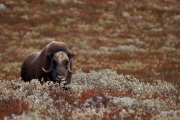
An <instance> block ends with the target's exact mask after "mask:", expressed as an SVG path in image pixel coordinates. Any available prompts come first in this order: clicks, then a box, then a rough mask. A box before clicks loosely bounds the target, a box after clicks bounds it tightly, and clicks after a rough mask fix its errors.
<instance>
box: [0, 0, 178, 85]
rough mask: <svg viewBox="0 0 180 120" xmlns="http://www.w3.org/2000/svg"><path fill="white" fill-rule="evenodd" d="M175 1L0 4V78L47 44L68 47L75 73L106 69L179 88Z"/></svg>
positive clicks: (13, 73)
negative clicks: (159, 81)
mask: <svg viewBox="0 0 180 120" xmlns="http://www.w3.org/2000/svg"><path fill="white" fill-rule="evenodd" d="M179 8H180V1H179V0H144V1H141V0H136V1H134V0H128V1H127V0H113V1H110V0H36V1H35V0H8V1H7V0H0V79H1V80H2V79H5V80H11V79H15V78H19V77H20V75H19V74H20V69H21V64H22V62H23V60H24V59H25V57H26V56H27V55H28V54H30V53H31V52H33V51H40V50H41V49H42V48H43V47H44V46H45V45H46V44H48V43H49V42H51V41H53V40H56V41H63V42H65V43H67V45H68V46H69V48H70V50H71V51H72V53H74V54H76V56H75V58H74V69H77V68H78V67H81V68H82V71H83V72H89V71H91V70H96V71H98V70H102V69H105V68H109V69H112V70H114V71H117V73H118V74H125V75H127V74H128V75H133V76H135V77H137V78H139V79H140V80H141V81H144V82H152V81H153V80H156V79H161V80H163V81H167V82H171V83H173V84H174V85H176V84H177V85H180V80H179V78H180V9H179Z"/></svg>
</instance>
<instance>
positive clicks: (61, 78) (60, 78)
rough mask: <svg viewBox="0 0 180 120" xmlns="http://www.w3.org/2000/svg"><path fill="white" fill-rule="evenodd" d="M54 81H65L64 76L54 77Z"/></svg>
mask: <svg viewBox="0 0 180 120" xmlns="http://www.w3.org/2000/svg"><path fill="white" fill-rule="evenodd" d="M56 79H57V80H61V81H62V80H65V76H62V75H58V76H57V77H56Z"/></svg>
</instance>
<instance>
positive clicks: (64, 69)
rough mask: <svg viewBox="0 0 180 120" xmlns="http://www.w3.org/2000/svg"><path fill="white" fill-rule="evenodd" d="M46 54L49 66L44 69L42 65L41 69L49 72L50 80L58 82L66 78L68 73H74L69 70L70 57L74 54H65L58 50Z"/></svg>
mask: <svg viewBox="0 0 180 120" xmlns="http://www.w3.org/2000/svg"><path fill="white" fill-rule="evenodd" d="M47 56H48V58H47V59H49V60H50V68H49V69H48V70H46V69H45V68H44V67H42V70H43V71H44V72H45V73H50V75H51V80H52V81H54V82H59V83H60V82H61V81H65V80H66V79H67V76H68V73H71V74H74V73H76V72H73V71H71V59H72V58H73V57H74V54H67V53H65V52H63V51H59V52H56V53H54V54H50V55H47Z"/></svg>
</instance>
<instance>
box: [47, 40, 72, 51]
mask: <svg viewBox="0 0 180 120" xmlns="http://www.w3.org/2000/svg"><path fill="white" fill-rule="evenodd" d="M46 48H47V50H48V51H46V52H51V53H56V52H58V51H64V52H66V53H70V50H69V48H68V46H67V44H65V43H64V42H57V41H53V42H51V43H49V44H48V45H47V46H46Z"/></svg>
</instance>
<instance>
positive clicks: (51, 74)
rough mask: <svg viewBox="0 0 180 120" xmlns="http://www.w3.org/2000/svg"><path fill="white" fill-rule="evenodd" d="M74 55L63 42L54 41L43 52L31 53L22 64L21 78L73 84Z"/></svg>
mask: <svg viewBox="0 0 180 120" xmlns="http://www.w3.org/2000/svg"><path fill="white" fill-rule="evenodd" d="M73 57H74V54H72V53H71V52H70V51H69V48H68V46H67V45H66V44H65V43H63V42H57V41H53V42H51V43H49V44H48V45H47V46H46V47H44V48H43V49H42V51H41V52H33V53H31V54H30V55H29V56H28V57H27V58H26V59H25V61H24V63H23V64H22V68H21V78H22V80H23V81H31V80H32V79H39V80H40V81H41V80H42V79H43V80H44V81H49V80H50V81H53V82H59V83H60V82H61V81H66V84H69V83H71V77H72V74H74V73H76V72H73V71H72V62H73V61H72V58H73Z"/></svg>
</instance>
